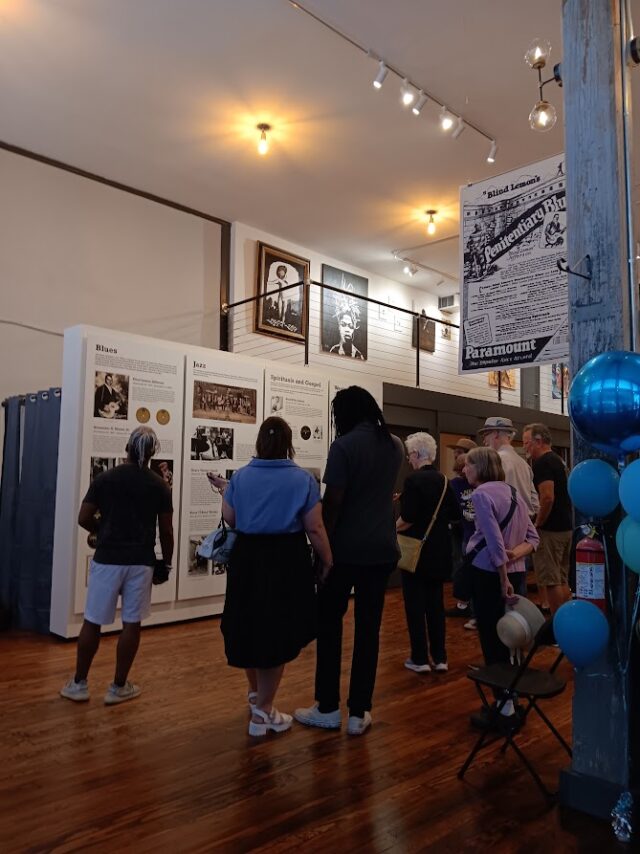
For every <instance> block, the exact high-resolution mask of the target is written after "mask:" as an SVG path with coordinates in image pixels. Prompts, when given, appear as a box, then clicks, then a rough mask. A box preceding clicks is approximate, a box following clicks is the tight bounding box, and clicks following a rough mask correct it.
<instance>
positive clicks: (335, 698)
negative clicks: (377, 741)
mask: <svg viewBox="0 0 640 854" xmlns="http://www.w3.org/2000/svg"><path fill="white" fill-rule="evenodd" d="M332 408H333V418H334V422H335V427H336V435H337V439H336V440H335V441H334V442H333V443H332V445H331V448H330V449H329V457H328V459H327V467H326V470H325V474H324V478H323V480H324V483H325V484H326V491H325V495H324V499H323V507H322V515H323V519H324V523H325V526H326V528H327V533H328V534H329V541H330V543H331V550H332V553H333V562H334V565H333V568H332V570H331V571H330V573H329V575H328V577H327V580H326V582H325V584H324V585H323V586H322V587H321V588H320V591H319V594H318V613H319V616H318V643H317V662H316V689H315V697H316V703H315V705H313V706H311V707H310V708H304V709H296V711H295V713H294V717H295V718H296V720H298V721H299V722H300V723H303V724H306V725H307V726H318V727H322V728H324V729H339V728H340V720H341V718H340V662H341V653H342V618H343V616H344V614H345V612H346V610H347V607H348V603H349V595H350V592H351V590H352V589H353V591H354V594H355V639H354V649H353V661H352V667H351V681H350V685H349V697H348V700H347V703H348V706H349V722H348V727H347V732H348V733H349V734H350V735H361V734H362V733H363V732H365V730H366V729H368V727H369V726H370V725H371V715H370V713H369V712H370V709H371V703H372V695H373V688H374V684H375V677H376V668H377V664H378V645H379V635H380V622H381V620H382V609H383V607H384V594H385V590H386V587H387V581H388V579H389V575H390V573H391V572H392V571H393V569H394V568H395V565H396V563H397V561H398V557H399V552H398V545H397V540H396V533H395V521H394V515H393V490H394V486H395V482H396V478H397V476H398V472H399V470H400V464H401V462H402V457H403V455H404V450H403V446H402V442H401V441H400V439H398V437H397V436H393V435H392V434H391V433H389V430H388V428H387V425H386V424H385V421H384V417H383V415H382V412H381V411H380V408H379V406H378V404H377V403H376V402H375V400H374V399H373V397H372V396H371V395H370V394H369V392H368V391H366V390H365V389H363V388H360V387H359V386H350V387H349V388H346V389H341V390H340V391H339V392H338V393H337V394H336V396H335V398H334V400H333V404H332Z"/></svg>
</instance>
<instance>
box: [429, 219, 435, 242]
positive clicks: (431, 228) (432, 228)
mask: <svg viewBox="0 0 640 854" xmlns="http://www.w3.org/2000/svg"><path fill="white" fill-rule="evenodd" d="M435 233H436V224H435V222H434V221H433V217H431V219H430V220H429V222H428V223H427V234H428V235H429V236H430V237H432V236H433V235H434V234H435Z"/></svg>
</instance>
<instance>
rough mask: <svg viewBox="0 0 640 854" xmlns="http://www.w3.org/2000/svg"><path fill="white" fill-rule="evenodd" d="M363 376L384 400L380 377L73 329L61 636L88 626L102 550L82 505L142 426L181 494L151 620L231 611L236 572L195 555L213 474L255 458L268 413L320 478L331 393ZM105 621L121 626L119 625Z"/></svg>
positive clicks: (63, 464) (214, 504)
mask: <svg viewBox="0 0 640 854" xmlns="http://www.w3.org/2000/svg"><path fill="white" fill-rule="evenodd" d="M354 383H357V384H362V385H364V387H366V388H367V389H368V390H369V391H370V392H371V393H372V394H373V396H374V397H375V398H376V400H377V401H378V403H379V404H380V406H382V382H379V381H370V380H367V381H366V382H363V381H362V380H361V379H360V378H359V376H350V375H349V374H348V373H347V372H344V373H341V374H334V373H331V374H322V373H320V372H317V371H310V370H306V369H304V368H297V367H293V366H290V365H286V364H283V363H281V362H264V361H262V360H259V359H250V358H248V357H243V356H238V355H234V354H233V353H226V352H222V351H218V350H208V349H205V348H200V347H189V346H185V345H184V344H174V343H172V342H166V341H159V340H157V339H153V338H145V337H143V336H139V335H130V334H127V333H124V332H117V331H113V330H107V329H99V328H96V327H90V326H76V327H73V328H72V329H68V330H66V332H65V343H64V363H63V394H62V415H61V430H60V445H59V464H58V483H57V491H56V520H55V540H54V557H53V581H52V596H51V631H52V632H54V633H55V634H58V635H61V636H63V637H73V636H76V635H77V634H78V632H79V630H80V627H81V625H82V612H83V609H84V604H85V600H86V591H87V581H88V571H89V566H90V561H91V557H92V555H93V549H92V548H91V546H89V544H88V542H87V534H86V531H84V530H82V529H81V528H79V527H78V524H77V518H78V508H79V506H80V503H81V501H82V499H83V497H84V496H85V495H86V492H87V489H88V488H89V485H90V483H91V481H92V479H93V478H94V477H97V476H98V475H99V474H101V473H102V472H104V471H108V470H109V469H110V468H113V467H114V466H116V465H118V464H119V463H120V462H121V461H123V460H124V458H125V457H126V451H125V448H126V443H127V439H128V437H129V435H130V433H131V431H132V430H133V429H134V428H135V427H137V426H139V425H141V424H144V425H148V426H150V427H152V428H153V429H154V430H155V432H156V433H157V435H158V438H159V440H160V452H159V454H157V456H156V457H154V459H153V460H152V463H151V468H152V469H153V470H154V471H155V472H156V473H157V474H158V475H159V476H160V477H162V478H163V480H164V481H165V482H166V483H167V485H168V486H169V487H170V489H171V490H172V495H173V508H174V535H175V550H174V561H173V564H174V570H173V572H172V574H171V577H170V580H169V582H167V583H166V584H164V585H159V586H157V587H154V588H153V596H152V612H151V616H150V617H149V619H148V620H146V621H145V624H147V625H148V624H158V623H167V622H174V621H177V620H185V619H193V618H197V617H204V616H211V615H214V614H220V613H221V612H222V609H223V607H224V594H225V590H226V570H225V568H224V567H222V566H216V565H212V564H211V562H209V561H202V560H200V559H198V558H197V556H196V554H195V551H196V548H197V545H198V544H199V542H200V541H201V540H202V538H203V537H204V536H206V535H207V534H208V533H210V531H212V530H213V529H214V528H216V527H217V525H218V523H219V520H220V515H221V504H222V501H221V498H220V496H219V495H218V493H217V492H216V491H215V490H213V489H212V488H211V486H210V484H209V481H208V479H207V472H210V471H213V472H216V473H217V474H220V475H222V476H223V477H226V478H227V479H228V478H230V477H231V476H232V474H233V472H234V471H235V470H236V469H238V468H240V467H241V466H243V465H246V464H247V463H248V462H249V461H250V459H251V457H252V456H253V455H254V454H255V442H256V438H257V434H258V429H259V427H260V424H261V423H262V421H263V419H264V418H265V417H267V416H269V415H279V416H281V417H282V418H284V419H285V420H286V421H287V422H288V423H289V424H290V426H291V428H292V432H293V445H294V449H295V451H296V462H297V463H298V465H300V466H301V467H302V468H304V469H306V470H308V471H309V472H311V473H312V474H313V475H314V476H315V477H316V478H317V479H318V481H320V480H321V478H322V474H323V472H324V468H325V464H326V458H327V450H328V445H329V441H330V431H331V425H330V402H331V399H332V398H333V396H334V395H335V393H336V391H338V390H339V389H340V388H345V387H347V386H349V385H352V384H354ZM157 554H158V556H160V550H159V546H158V547H157ZM104 628H105V630H107V631H108V630H113V629H117V628H119V621H118V622H116V623H114V624H113V625H111V626H105V627H104Z"/></svg>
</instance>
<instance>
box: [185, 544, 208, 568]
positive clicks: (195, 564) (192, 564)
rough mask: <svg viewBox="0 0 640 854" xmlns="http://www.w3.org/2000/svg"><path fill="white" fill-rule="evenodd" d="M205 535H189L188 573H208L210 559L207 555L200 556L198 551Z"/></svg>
mask: <svg viewBox="0 0 640 854" xmlns="http://www.w3.org/2000/svg"><path fill="white" fill-rule="evenodd" d="M203 540H204V536H202V537H198V536H192V537H189V566H188V568H187V575H208V574H209V561H208V560H207V559H206V558H205V557H200V555H199V554H198V553H197V548H198V546H201V545H202V542H203Z"/></svg>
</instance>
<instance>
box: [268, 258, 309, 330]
mask: <svg viewBox="0 0 640 854" xmlns="http://www.w3.org/2000/svg"><path fill="white" fill-rule="evenodd" d="M309 266H310V265H309V261H308V260H307V259H306V258H300V257H298V256H297V255H292V254H291V253H290V252H284V251H283V250H282V249H276V248H275V246H268V245H267V244H266V243H262V242H261V241H258V278H257V283H256V294H257V295H258V296H261V295H264V296H262V299H259V300H258V301H257V302H256V312H255V331H256V332H262V333H264V334H265V335H273V336H275V337H276V338H286V339H287V340H289V341H304V336H305V332H306V329H305V305H304V299H305V296H304V287H303V283H304V282H305V281H307V280H308V278H309ZM298 282H299V283H300V284H299V286H298V287H294V288H289V285H295V284H296V283H298ZM285 288H288V290H285Z"/></svg>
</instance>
